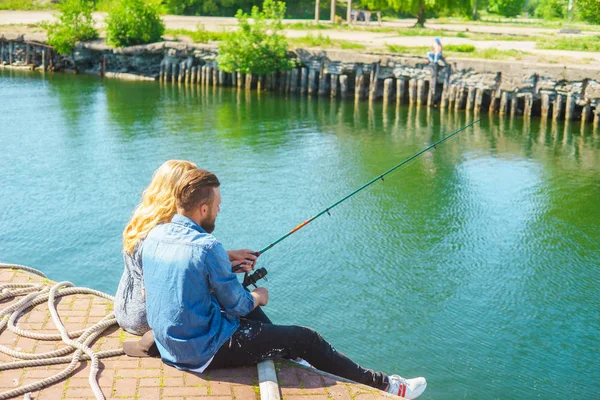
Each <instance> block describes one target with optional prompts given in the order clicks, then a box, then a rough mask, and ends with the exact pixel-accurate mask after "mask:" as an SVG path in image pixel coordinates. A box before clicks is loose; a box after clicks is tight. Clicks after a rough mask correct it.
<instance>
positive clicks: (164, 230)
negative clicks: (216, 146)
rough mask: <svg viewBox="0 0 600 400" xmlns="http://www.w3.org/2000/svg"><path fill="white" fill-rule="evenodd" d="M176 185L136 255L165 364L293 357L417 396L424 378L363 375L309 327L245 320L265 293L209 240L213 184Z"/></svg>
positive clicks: (206, 176)
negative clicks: (166, 216)
mask: <svg viewBox="0 0 600 400" xmlns="http://www.w3.org/2000/svg"><path fill="white" fill-rule="evenodd" d="M176 186H177V187H176V188H175V199H176V207H177V214H175V215H174V216H173V218H172V220H171V222H170V223H165V224H160V225H156V226H155V227H154V228H153V229H152V230H151V231H150V233H148V235H147V236H146V238H145V240H144V245H143V251H142V260H143V265H144V284H145V287H146V307H147V312H148V323H149V325H150V327H151V328H152V331H153V333H154V339H155V341H156V345H157V347H158V350H159V352H160V356H161V358H162V360H163V361H164V362H165V363H166V364H169V365H172V366H175V367H177V368H179V369H183V370H188V371H193V372H199V373H202V372H204V371H205V370H206V369H207V368H209V369H212V368H231V367H241V366H248V365H254V364H256V363H257V362H260V361H263V360H266V359H271V358H274V357H283V358H289V359H294V358H296V357H300V358H303V359H304V360H306V361H308V362H309V363H310V364H312V365H313V366H315V367H316V368H317V369H320V370H322V371H325V372H329V373H332V374H335V375H338V376H341V377H343V378H346V379H351V380H354V381H356V382H360V383H363V384H365V385H369V386H371V387H374V388H377V389H380V390H384V391H388V392H389V393H393V394H395V395H399V396H402V397H405V398H407V399H414V398H416V397H418V396H419V395H421V393H423V391H424V390H425V388H426V386H427V382H426V381H425V379H424V378H415V379H405V378H402V377H400V376H398V375H387V374H385V373H383V372H376V371H374V370H372V369H366V368H363V367H361V366H360V365H358V364H356V363H355V362H354V361H352V360H350V359H349V358H348V357H346V356H345V355H344V354H343V353H341V352H339V351H337V350H336V349H335V348H334V347H333V346H332V345H331V344H329V343H328V342H327V341H325V339H323V337H322V336H321V335H320V334H318V333H317V332H315V331H314V330H312V329H310V328H306V327H301V326H295V325H292V326H283V325H274V324H265V323H262V322H260V321H257V320H251V319H247V318H244V315H247V314H248V313H250V312H251V311H252V310H254V309H256V308H257V307H259V306H265V305H267V302H268V300H269V293H268V291H267V289H266V288H264V287H259V288H256V289H254V290H253V291H252V292H248V291H246V290H244V288H243V286H242V285H241V284H240V283H239V281H238V280H237V278H236V276H235V274H234V273H232V272H231V270H232V263H231V261H230V257H228V255H227V253H226V252H225V249H224V248H223V245H222V244H221V243H220V242H219V241H218V240H217V239H216V238H215V237H214V236H213V235H212V232H213V230H214V229H215V223H216V219H217V215H218V213H219V212H220V211H221V209H220V204H221V192H220V189H219V186H220V182H219V180H218V179H217V177H216V176H215V175H214V174H213V173H211V172H209V171H206V170H203V169H192V170H189V171H187V172H186V173H185V174H184V175H183V177H182V178H181V179H180V180H179V181H178V183H177V184H176ZM262 206H265V205H262ZM309 299H310V295H309V297H308V298H307V300H309ZM396 356H398V355H396Z"/></svg>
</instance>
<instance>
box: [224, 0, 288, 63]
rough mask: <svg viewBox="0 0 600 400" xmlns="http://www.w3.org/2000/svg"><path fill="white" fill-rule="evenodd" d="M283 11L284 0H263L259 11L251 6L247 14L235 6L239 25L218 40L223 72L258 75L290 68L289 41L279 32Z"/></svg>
mask: <svg viewBox="0 0 600 400" xmlns="http://www.w3.org/2000/svg"><path fill="white" fill-rule="evenodd" d="M284 15H285V3H283V2H281V1H273V0H265V2H264V3H263V9H262V11H261V10H259V8H258V7H256V6H254V7H252V13H251V14H250V15H248V14H246V13H244V12H243V11H242V10H238V12H237V14H236V15H235V17H236V18H237V20H238V25H239V29H238V30H237V31H235V32H232V33H231V34H230V35H229V36H228V37H227V38H226V39H225V40H224V41H223V42H221V43H220V44H219V57H218V58H217V62H218V63H219V67H220V68H221V69H222V70H223V71H225V72H241V73H244V74H247V73H252V74H257V75H264V74H269V73H271V72H275V71H280V70H287V69H290V68H292V67H293V61H291V60H289V59H288V56H287V50H288V43H287V41H286V39H285V36H284V35H283V34H282V33H281V31H282V30H283V22H282V20H283V17H284ZM250 18H251V19H252V23H250Z"/></svg>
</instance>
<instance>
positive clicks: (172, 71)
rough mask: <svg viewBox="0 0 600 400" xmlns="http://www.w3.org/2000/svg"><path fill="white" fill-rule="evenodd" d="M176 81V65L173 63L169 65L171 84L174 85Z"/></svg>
mask: <svg viewBox="0 0 600 400" xmlns="http://www.w3.org/2000/svg"><path fill="white" fill-rule="evenodd" d="M176 81H177V63H173V64H172V65H171V83H175V82H176Z"/></svg>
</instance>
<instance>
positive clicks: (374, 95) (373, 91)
mask: <svg viewBox="0 0 600 400" xmlns="http://www.w3.org/2000/svg"><path fill="white" fill-rule="evenodd" d="M379 68H380V64H379V63H373V65H372V68H371V74H370V75H369V100H370V101H372V100H377V99H379V97H380V95H379V87H378V86H379Z"/></svg>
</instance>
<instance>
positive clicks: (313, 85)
mask: <svg viewBox="0 0 600 400" xmlns="http://www.w3.org/2000/svg"><path fill="white" fill-rule="evenodd" d="M318 85H319V73H318V72H317V71H315V70H314V69H312V68H311V69H310V70H309V71H308V94H316V93H317V89H318Z"/></svg>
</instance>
